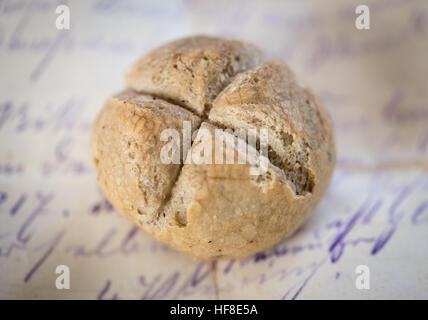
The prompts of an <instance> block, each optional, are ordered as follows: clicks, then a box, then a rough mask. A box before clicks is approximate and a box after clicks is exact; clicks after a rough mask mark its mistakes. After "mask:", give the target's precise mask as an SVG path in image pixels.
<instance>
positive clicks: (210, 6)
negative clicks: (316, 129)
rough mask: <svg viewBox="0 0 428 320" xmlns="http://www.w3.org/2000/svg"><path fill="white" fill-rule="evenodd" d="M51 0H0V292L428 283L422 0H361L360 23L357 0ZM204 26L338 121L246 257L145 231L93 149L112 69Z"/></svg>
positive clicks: (303, 292) (42, 295)
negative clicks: (108, 191)
mask: <svg viewBox="0 0 428 320" xmlns="http://www.w3.org/2000/svg"><path fill="white" fill-rule="evenodd" d="M59 4H61V2H58V1H48V0H45V1H19V0H18V1H7V0H4V1H0V70H1V76H0V79H1V80H0V298H3V299H23V298H32V299H70V298H79V299H97V298H99V299H170V298H176V299H194V298H198V299H205V298H206V299H219V298H220V299H221V298H232V299H247V298H255V299H296V298H297V299H300V298H307V299H321V298H327V299H328V298H349V299H367V298H378V299H379V298H425V299H427V298H428V251H427V250H426V247H425V246H426V244H427V243H428V172H427V168H428V157H427V156H428V81H427V80H428V78H427V77H428V76H427V74H428V59H427V52H428V4H427V2H426V1H424V0H421V1H396V0H379V1H367V2H366V4H367V6H368V7H369V8H370V24H371V27H370V29H369V30H358V29H357V28H356V27H355V19H356V17H357V15H356V14H355V8H356V6H357V5H359V2H358V1H346V2H344V1H284V2H283V1H281V2H280V1H258V2H256V1H235V2H231V1H225V0H217V1H209V2H208V1H183V2H172V1H153V2H147V1H142V2H141V1H132V2H129V1H120V2H114V1H108V0H105V1H64V4H66V5H67V6H68V7H69V8H70V29H69V30H58V29H57V28H56V26H55V20H56V18H57V16H58V14H56V12H55V9H56V7H57V6H58V5H59ZM199 33H205V34H212V35H218V36H225V37H230V38H238V39H245V40H248V41H252V42H254V43H256V44H257V45H259V46H260V47H262V48H264V49H265V51H266V52H267V54H268V56H269V57H270V58H278V59H283V60H284V61H286V62H287V63H288V64H289V65H290V66H291V68H292V69H294V70H295V72H296V73H297V74H298V75H299V77H300V78H301V79H302V80H303V81H304V82H306V83H308V84H309V85H310V86H311V87H312V88H313V89H314V91H315V92H316V93H317V94H318V95H320V96H321V98H322V100H323V101H324V104H325V105H326V107H327V108H328V110H329V111H330V113H331V115H332V118H333V121H334V124H335V128H336V134H337V149H338V162H337V168H336V171H335V174H334V177H333V181H332V183H331V186H330V188H329V190H328V194H327V195H326V197H325V198H324V199H323V200H322V202H321V203H320V205H319V206H318V207H317V209H316V212H315V213H314V215H313V217H312V218H311V219H310V220H309V221H308V223H306V224H305V225H304V226H303V227H302V228H301V229H300V230H299V231H298V232H297V233H296V234H295V235H293V236H292V237H291V238H290V239H287V240H285V241H284V242H282V243H280V244H279V245H277V246H276V247H274V248H272V249H270V250H267V251H265V252H262V253H259V254H257V255H255V256H252V257H249V258H247V259H244V260H237V261H219V262H215V263H213V262H204V261H194V260H193V259H192V258H190V257H188V256H186V255H184V254H181V253H178V252H176V251H174V250H172V249H169V248H168V247H166V246H165V245H163V244H161V243H159V242H158V241H156V240H154V239H152V238H151V237H149V236H148V235H146V234H144V233H143V232H141V231H139V230H138V229H137V228H136V227H134V226H133V225H131V223H130V222H128V221H127V220H125V219H124V218H123V217H122V216H120V215H119V214H118V213H116V212H115V211H114V210H113V209H112V208H111V206H110V204H109V203H108V202H107V201H106V200H105V198H104V197H103V195H102V193H101V191H100V189H99V188H98V186H97V183H96V177H95V174H94V170H93V169H92V164H91V156H90V149H89V134H90V130H91V123H92V121H93V119H94V117H95V115H96V113H97V112H98V111H99V109H100V108H101V106H102V105H103V103H104V101H105V99H106V98H107V97H109V95H111V94H112V93H115V92H118V91H120V90H121V89H122V87H123V85H124V81H123V72H124V70H125V69H126V68H127V67H128V66H129V65H130V64H131V63H132V62H133V61H134V60H135V59H137V58H138V57H139V56H140V55H142V54H143V53H145V52H147V51H148V50H150V49H152V48H154V47H156V46H158V45H160V44H163V43H165V42H167V41H170V40H172V39H175V38H178V37H182V36H187V35H190V34H199ZM59 265H65V266H68V267H69V270H70V289H62V290H60V289H57V287H56V280H57V277H58V276H59V274H57V273H56V268H57V266H59ZM361 265H363V266H367V267H368V269H369V271H370V277H369V284H370V288H369V289H364V288H363V289H361V288H360V289H359V288H358V285H357V282H358V279H357V278H358V277H359V275H360V273H358V274H357V273H356V269H357V266H361ZM357 271H358V270H357ZM361 274H362V273H361Z"/></svg>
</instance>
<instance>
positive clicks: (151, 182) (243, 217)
mask: <svg viewBox="0 0 428 320" xmlns="http://www.w3.org/2000/svg"><path fill="white" fill-rule="evenodd" d="M262 56H263V54H262V53H261V51H260V50H259V49H257V48H256V47H255V46H253V45H251V44H248V43H243V42H240V41H234V40H223V39H219V38H213V37H205V36H196V37H189V38H184V39H180V40H177V41H174V42H172V43H170V44H166V45H164V46H162V47H160V48H158V49H155V50H154V51H152V52H151V53H149V54H148V55H147V56H144V57H143V58H141V59H140V60H138V61H137V63H135V64H134V65H133V66H132V67H131V68H130V70H129V71H128V72H127V75H126V78H127V83H128V86H129V87H130V88H129V89H126V90H125V91H124V92H122V93H120V94H118V95H116V96H114V97H112V98H110V99H109V100H108V101H107V102H106V104H105V106H104V107H103V109H102V110H101V112H100V114H99V115H98V117H97V119H96V121H95V123H94V128H93V132H92V137H91V147H92V152H93V158H94V163H95V169H96V172H97V175H98V180H99V184H100V185H101V188H102V189H103V191H104V193H105V195H106V197H107V198H108V199H109V201H110V202H111V203H112V205H113V206H114V207H115V208H116V209H117V210H118V211H119V212H121V213H122V214H123V215H124V216H125V217H127V218H128V219H130V220H131V221H132V222H134V223H136V224H137V225H139V226H140V227H141V228H142V229H143V230H145V231H146V232H148V233H150V234H152V235H153V236H155V237H156V238H157V239H159V240H161V241H163V242H164V243H166V244H168V245H170V246H171V247H173V248H175V249H177V250H180V251H182V252H185V253H187V254H190V255H191V256H193V257H195V258H202V259H210V258H242V257H245V256H248V255H250V254H253V253H256V252H258V251H261V250H263V249H266V248H269V247H271V246H272V245H274V244H276V243H278V242H279V241H281V240H282V239H284V238H286V237H287V236H289V235H291V234H292V233H293V232H294V231H295V230H296V229H297V228H298V227H299V226H300V225H301V224H302V223H304V221H305V220H306V219H307V218H308V217H309V216H310V214H311V213H312V212H313V210H314V208H315V207H316V205H317V204H318V202H319V201H320V199H321V198H322V197H323V195H324V193H325V191H326V189H327V187H328V184H329V181H330V179H331V175H332V173H333V169H334V164H335V155H336V152H335V141H334V132H333V127H332V123H331V120H330V118H329V115H328V114H327V112H326V110H325V108H324V106H323V105H322V103H321V102H320V101H319V99H318V98H317V97H316V96H315V95H314V94H313V93H312V92H311V91H310V89H308V88H305V87H302V86H300V85H299V84H298V82H297V80H296V77H295V75H294V74H293V72H292V71H291V70H290V69H289V68H288V66H287V65H286V64H285V63H283V62H280V61H268V62H262ZM237 57H238V58H237ZM207 59H208V60H207ZM181 63H182V64H183V65H181V67H178V66H179V65H180V64H181ZM176 66H177V68H176ZM189 69H190V70H189ZM225 70H229V71H226V73H225ZM156 76H160V77H161V78H162V81H161V82H156V81H154V80H153V79H154V78H153V77H156ZM138 91H139V92H138ZM184 120H188V121H190V122H191V123H192V133H195V134H196V133H197V134H196V138H195V140H194V141H193V142H192V144H191V146H190V149H189V150H188V151H189V152H188V153H186V151H184V152H182V154H181V155H180V158H181V160H184V159H185V158H186V157H191V155H192V153H193V152H195V150H197V149H198V148H200V147H201V146H203V145H205V144H209V143H211V146H212V145H213V143H214V142H213V140H212V139H213V136H214V131H215V129H217V128H222V129H224V128H229V129H232V130H236V129H261V128H267V130H268V133H269V136H268V142H269V143H268V144H269V148H268V150H269V152H268V159H269V165H268V170H267V172H265V173H263V174H261V175H251V174H250V168H251V167H252V165H251V164H250V163H249V161H248V159H247V162H245V163H243V164H240V163H234V164H195V163H192V162H186V163H184V164H168V165H167V164H163V163H162V162H161V161H160V150H161V148H162V147H163V146H164V145H165V143H167V142H162V141H160V134H161V132H162V130H164V129H168V128H172V129H177V130H178V132H180V134H181V129H182V127H183V121H184ZM199 128H201V130H199V131H197V130H198V129H199ZM202 129H204V130H205V131H204V132H209V133H211V135H210V137H209V138H208V139H206V137H205V138H204V137H203V136H202V134H201V132H202V131H203V130H202ZM257 132H259V131H257ZM223 135H224V136H227V135H229V134H228V133H223ZM257 138H258V139H259V138H260V137H259V136H257ZM235 139H237V140H236V141H238V140H240V138H238V137H235ZM241 140H242V139H241ZM242 145H244V146H247V147H248V148H250V146H249V145H247V143H246V141H244V142H243V143H242V141H241V144H237V145H235V146H234V152H235V153H236V154H239V153H242V152H244V151H243V150H241V149H240V148H242ZM182 162H183V161H182ZM253 166H254V165H253Z"/></svg>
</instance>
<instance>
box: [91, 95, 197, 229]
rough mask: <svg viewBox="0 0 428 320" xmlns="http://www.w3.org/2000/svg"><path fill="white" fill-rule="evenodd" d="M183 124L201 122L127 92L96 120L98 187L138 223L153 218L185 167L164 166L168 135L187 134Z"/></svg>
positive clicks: (94, 139) (93, 140)
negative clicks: (162, 154) (163, 137)
mask: <svg viewBox="0 0 428 320" xmlns="http://www.w3.org/2000/svg"><path fill="white" fill-rule="evenodd" d="M183 120H188V121H191V122H192V128H194V129H196V128H197V127H198V126H199V123H200V119H199V118H198V117H197V116H195V115H193V114H192V113H190V112H189V111H187V110H184V109H182V108H180V107H177V106H175V105H172V104H170V103H168V102H165V101H163V100H160V99H156V98H154V97H152V96H149V95H137V94H135V93H133V92H131V91H125V92H122V93H120V94H118V95H116V96H114V97H112V98H110V99H109V100H108V101H107V102H106V104H105V105H104V107H103V109H102V110H101V112H100V113H99V115H98V117H97V119H96V120H95V123H94V127H93V132H92V137H91V146H92V152H93V157H94V163H95V169H96V171H97V174H98V181H99V184H100V186H101V188H102V189H103V191H104V193H105V194H106V196H107V198H108V199H109V200H110V201H111V202H112V204H113V205H114V207H115V208H116V209H117V210H118V211H119V212H122V213H123V214H124V215H125V216H126V217H127V218H128V219H130V220H131V221H133V222H136V221H137V218H140V217H144V218H147V219H149V218H152V217H154V216H156V215H157V214H158V210H159V209H160V208H161V207H162V205H163V203H164V202H165V201H166V200H167V197H168V195H169V193H170V191H171V189H172V187H173V184H174V181H175V180H176V178H177V175H178V173H179V170H180V167H181V166H180V164H163V163H162V161H161V159H160V151H161V148H162V147H163V146H164V145H165V144H166V143H167V142H162V141H161V140H160V134H161V132H162V130H164V129H168V128H174V129H176V130H178V131H179V132H181V130H182V124H183Z"/></svg>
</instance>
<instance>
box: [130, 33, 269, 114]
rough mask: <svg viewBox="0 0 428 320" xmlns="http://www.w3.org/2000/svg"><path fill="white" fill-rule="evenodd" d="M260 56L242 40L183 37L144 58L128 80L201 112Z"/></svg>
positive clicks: (131, 70) (133, 85)
mask: <svg viewBox="0 0 428 320" xmlns="http://www.w3.org/2000/svg"><path fill="white" fill-rule="evenodd" d="M261 57H262V53H261V51H260V50H258V49H257V48H256V47H255V46H253V45H251V44H248V43H244V42H241V41H234V40H224V39H219V38H214V37H207V36H195V37H189V38H183V39H179V40H177V41H173V42H171V43H168V44H166V45H164V46H161V47H160V48H157V49H155V50H154V51H152V52H150V53H149V54H147V55H145V56H144V57H142V58H141V59H140V60H138V61H137V62H136V63H135V64H134V65H133V66H132V67H131V68H130V69H129V71H128V72H127V74H126V80H127V84H128V86H129V87H131V88H132V89H134V90H136V91H140V92H146V93H150V94H155V95H159V96H161V97H164V98H166V99H170V100H173V101H175V102H176V103H177V104H179V105H183V106H185V107H187V108H189V109H191V110H193V111H194V112H196V113H197V114H199V115H202V114H203V113H204V111H205V110H208V109H209V108H210V106H211V103H212V100H213V99H214V98H215V97H216V96H217V94H218V93H219V92H220V91H221V90H222V89H223V88H224V87H225V86H226V85H227V84H228V83H229V81H230V80H231V79H232V78H233V77H234V76H235V75H236V74H237V73H239V72H242V71H244V70H247V69H250V68H252V67H254V66H256V65H257V64H258V63H260V61H261Z"/></svg>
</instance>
